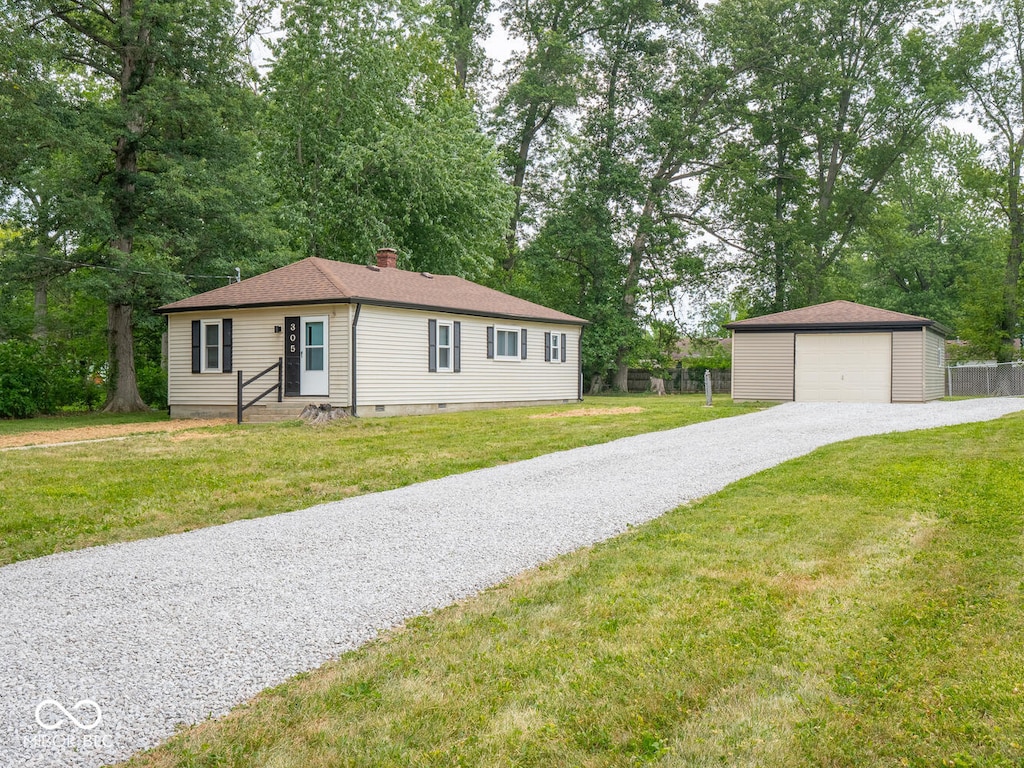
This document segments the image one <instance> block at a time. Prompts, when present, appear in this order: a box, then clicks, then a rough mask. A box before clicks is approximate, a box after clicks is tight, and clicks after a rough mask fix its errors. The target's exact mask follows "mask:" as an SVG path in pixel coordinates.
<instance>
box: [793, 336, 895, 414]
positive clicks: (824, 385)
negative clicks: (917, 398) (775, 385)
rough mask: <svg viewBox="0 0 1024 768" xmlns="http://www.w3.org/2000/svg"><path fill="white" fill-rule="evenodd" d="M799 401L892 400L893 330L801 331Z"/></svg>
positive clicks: (797, 373)
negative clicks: (872, 331) (848, 331)
mask: <svg viewBox="0 0 1024 768" xmlns="http://www.w3.org/2000/svg"><path fill="white" fill-rule="evenodd" d="M795 385H796V393H795V394H796V399H797V401H798V402H839V403H888V402H890V401H891V400H892V334H891V333H798V334H797V336H796V376H795Z"/></svg>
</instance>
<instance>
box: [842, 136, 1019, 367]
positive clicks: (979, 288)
mask: <svg viewBox="0 0 1024 768" xmlns="http://www.w3.org/2000/svg"><path fill="white" fill-rule="evenodd" d="M982 173H983V169H982V168H981V147H980V146H979V145H978V143H977V142H976V141H975V140H974V139H973V138H971V137H969V136H963V135H959V134H956V133H953V132H951V131H948V130H938V131H935V132H933V133H932V134H930V135H929V136H928V137H927V138H926V140H925V141H924V142H922V144H921V145H920V146H919V147H917V148H916V149H915V150H914V151H912V152H911V153H910V154H909V155H908V156H907V158H906V161H905V162H904V164H903V166H902V167H901V169H900V171H899V173H897V174H895V175H894V177H893V178H892V179H891V180H890V181H889V182H887V183H886V184H884V185H883V186H882V188H881V192H880V195H879V201H878V205H877V206H876V208H875V210H874V211H873V212H872V214H871V215H870V216H869V217H868V218H867V219H866V221H865V224H864V226H863V228H862V229H861V230H860V232H859V234H858V235H857V236H856V237H855V238H853V242H852V247H851V249H850V253H849V255H848V256H847V258H846V260H845V262H844V265H843V266H844V272H845V275H844V280H845V283H846V287H845V288H842V289H840V290H841V291H842V293H843V294H845V295H849V296H852V297H854V298H856V300H857V301H861V302H863V303H866V304H870V305H872V306H878V307H884V308H886V309H892V310H896V311H898V312H907V313H909V314H913V315H920V316H923V317H928V318H931V319H933V320H937V321H939V322H940V323H943V324H944V325H946V326H947V327H949V328H951V329H953V331H954V332H955V333H957V334H959V335H961V336H963V337H964V338H969V339H971V340H972V341H974V342H976V343H977V344H980V345H981V346H983V347H986V348H989V349H992V350H995V349H997V348H998V346H999V341H998V331H997V329H998V327H999V323H998V319H999V314H998V306H999V304H1000V297H999V295H998V285H999V282H1000V281H999V274H998V271H999V268H1000V264H1001V263H1002V262H1003V260H1004V258H1005V254H1004V250H1005V246H1004V242H1003V240H1004V233H1003V230H1002V227H1001V226H1000V224H999V221H998V219H997V218H996V217H997V213H996V211H995V210H994V209H993V206H992V204H991V202H990V201H989V200H988V199H987V198H986V195H985V189H984V182H979V176H980V175H981V174H982ZM993 290H995V291H996V293H993ZM993 308H994V312H993ZM986 336H987V338H985V337H986Z"/></svg>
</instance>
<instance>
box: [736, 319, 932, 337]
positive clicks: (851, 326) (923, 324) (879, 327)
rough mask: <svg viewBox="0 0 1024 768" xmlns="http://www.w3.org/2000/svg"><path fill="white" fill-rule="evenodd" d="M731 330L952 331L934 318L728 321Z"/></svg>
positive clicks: (758, 331)
mask: <svg viewBox="0 0 1024 768" xmlns="http://www.w3.org/2000/svg"><path fill="white" fill-rule="evenodd" d="M725 327H726V328H728V329H729V330H730V331H752V332H756V333H767V332H770V331H864V330H871V331H907V330H915V329H918V328H931V329H933V330H935V331H938V332H939V333H941V334H942V335H943V336H949V335H950V334H951V331H950V330H949V328H946V326H944V325H942V324H941V323H937V322H935V321H934V320H926V319H922V320H899V321H871V322H853V323H851V322H832V323H775V324H771V323H765V324H764V325H757V324H750V325H746V324H743V321H740V322H738V323H726V325H725Z"/></svg>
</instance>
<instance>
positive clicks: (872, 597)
mask: <svg viewBox="0 0 1024 768" xmlns="http://www.w3.org/2000/svg"><path fill="white" fill-rule="evenodd" d="M362 428H363V427H360V429H362ZM365 428H366V429H371V430H376V429H389V428H399V425H398V424H397V423H395V424H394V425H376V424H371V425H368V426H367V427H365ZM401 428H402V429H405V427H401ZM1022 445H1024V416H1020V415H1018V416H1012V417H1008V418H1004V419H1001V420H999V421H996V422H991V423H985V424H976V425H967V426H961V427H952V428H946V429H941V430H933V431H927V432H914V433H906V434H896V435H889V436H880V437H872V438H864V439H859V440H856V441H852V442H850V443H845V444H839V445H834V446H830V447H826V448H823V449H821V450H818V451H816V452H814V453H813V454H811V455H809V456H807V457H804V458H801V459H798V460H795V461H791V462H788V463H787V464H784V465H782V466H779V467H776V468H774V469H771V470H769V471H766V472H762V473H760V474H758V475H756V476H754V477H751V478H748V479H747V480H744V481H741V482H739V483H736V484H734V485H732V486H730V487H729V488H727V489H726V490H725V491H723V492H721V493H718V494H716V495H714V496H712V497H709V498H708V499H706V500H704V501H702V502H700V503H696V504H693V505H690V506H687V507H683V508H681V509H678V510H676V511H675V512H672V513H670V514H668V515H665V516H664V517H662V518H659V519H658V520H656V521H654V522H652V523H650V524H648V525H645V526H642V527H639V528H637V529H634V530H633V531H631V532H629V533H627V534H625V535H623V536H620V537H618V538H616V539H614V540H611V541H609V542H606V543H604V544H601V545H598V546H595V547H593V548H590V549H586V550H582V551H580V552H577V553H575V554H572V555H569V556H566V557H562V558H559V559H558V560H556V561H554V562H552V563H550V564H549V565H546V566H543V567H541V568H539V569H537V570H535V571H532V572H529V573H527V574H525V575H523V576H521V577H519V578H517V579H514V580H512V581H510V582H509V583H506V584H504V585H501V586H499V587H496V588H493V589H490V590H488V591H486V592H484V593H483V594H481V595H479V596H478V597H475V598H472V599H469V600H466V601H464V602H462V603H460V604H459V605H456V606H453V607H450V608H447V609H444V610H441V611H438V612H436V613H434V614H432V615H430V616H427V617H423V618H419V619H416V620H414V621H411V622H410V623H409V625H408V626H407V627H406V628H404V629H402V630H398V631H395V632H392V633H390V634H389V635H388V636H386V637H384V638H382V639H380V640H378V641H376V642H374V643H371V644H369V645H367V646H365V647H364V648H363V649H361V650H358V651H355V652H351V653H348V654H346V655H345V656H343V657H342V658H341V659H340V660H338V661H336V662H333V663H331V664H328V665H327V666H326V667H324V668H322V669H320V670H318V671H316V672H313V673H310V674H307V675H302V676H299V677H298V678H296V679H294V680H293V681H290V682H288V683H286V684H284V685H282V686H279V687H277V688H275V689H273V690H271V691H268V692H265V693H264V694H262V695H260V696H259V697H257V698H256V699H255V700H254V701H253V702H251V703H250V704H247V705H245V706H242V707H240V708H239V709H238V710H236V711H235V712H234V713H233V714H231V715H230V716H228V717H227V718H225V719H223V720H221V721H216V722H209V723H205V724H202V725H200V726H199V727H196V728H192V729H188V730H186V731H184V732H183V733H181V734H179V735H178V736H176V737H175V738H173V739H172V740H171V742H170V743H169V745H167V746H164V747H162V748H160V749H158V750H157V751H155V752H153V753H151V754H149V755H145V756H141V757H138V758H136V759H135V760H134V761H133V762H132V763H131V765H132V766H135V768H142V767H143V766H150V767H154V766H190V767H194V768H198V767H200V766H203V767H209V768H212V767H213V766H218V767H222V766H237V767H238V768H242V767H243V766H246V767H247V766H275V768H283V767H286V766H296V767H298V766H302V767H303V768H319V767H323V768H326V767H327V766H396V767H397V766H403V767H404V766H456V765H461V766H494V767H495V768H497V767H498V766H537V767H538V768H540V767H542V766H543V767H544V768H547V767H549V766H631V765H638V764H655V765H659V766H678V767H682V766H773V767H778V768H793V767H795V766H807V767H808V768H811V767H812V766H813V767H816V766H905V765H911V766H940V765H951V766H969V765H974V766H1020V765H1024V673H1022V670H1024V558H1022V544H1024V503H1022V501H1021V500H1022V499H1024V458H1022V453H1021V446H1022Z"/></svg>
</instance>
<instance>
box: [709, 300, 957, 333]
mask: <svg viewBox="0 0 1024 768" xmlns="http://www.w3.org/2000/svg"><path fill="white" fill-rule="evenodd" d="M923 326H931V327H934V328H936V329H939V330H942V331H944V330H945V329H944V328H942V326H940V325H939V324H938V323H936V322H935V321H934V320H929V319H928V318H926V317H918V316H917V315H906V314H904V313H902V312H893V311H891V310H888V309H879V308H878V307H869V306H866V305H864V304H857V303H855V302H852V301H830V302H827V303H825V304H815V305H814V306H812V307H803V308H801V309H790V310H787V311H786V312H776V313H775V314H774V315H764V316H763V317H752V318H750V319H749V320H737V321H736V322H733V323H726V326H725V327H726V328H729V329H730V330H740V331H743V330H784V329H785V330H790V329H796V330H806V329H811V328H814V329H819V330H821V329H835V330H846V329H856V328H921V327H923Z"/></svg>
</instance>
